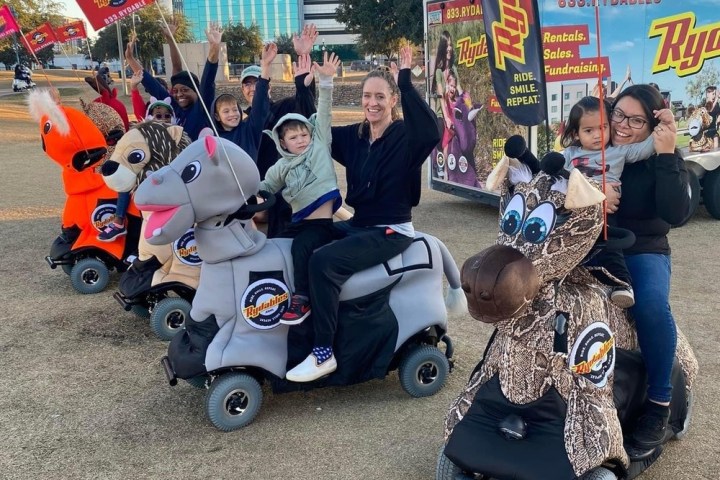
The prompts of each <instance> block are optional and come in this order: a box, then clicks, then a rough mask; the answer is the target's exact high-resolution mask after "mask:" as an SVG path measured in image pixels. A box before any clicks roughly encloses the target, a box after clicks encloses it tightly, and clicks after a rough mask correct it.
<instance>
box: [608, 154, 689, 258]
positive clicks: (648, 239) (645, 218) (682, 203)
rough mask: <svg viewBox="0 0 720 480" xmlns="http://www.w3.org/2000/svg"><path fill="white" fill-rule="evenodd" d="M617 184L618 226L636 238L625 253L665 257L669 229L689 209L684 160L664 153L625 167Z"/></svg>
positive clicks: (667, 251) (668, 250)
mask: <svg viewBox="0 0 720 480" xmlns="http://www.w3.org/2000/svg"><path fill="white" fill-rule="evenodd" d="M620 180H621V182H622V187H621V188H622V196H621V197H620V208H619V209H618V211H617V214H616V218H617V220H618V226H619V227H623V228H627V229H628V230H631V231H632V232H633V233H634V234H635V237H636V238H637V240H636V241H635V245H633V246H632V247H630V248H628V249H626V250H625V253H626V254H633V253H662V254H669V253H670V244H669V243H668V239H667V234H668V232H669V231H670V226H671V225H673V224H677V223H680V222H681V221H682V220H683V219H684V218H685V216H686V215H687V213H688V210H689V208H690V196H689V195H688V174H687V170H686V169H685V162H684V160H683V159H682V157H680V155H676V154H670V153H664V154H660V155H653V156H652V157H650V158H649V159H647V160H645V161H643V162H635V163H627V164H625V169H624V170H623V173H622V176H621V177H620Z"/></svg>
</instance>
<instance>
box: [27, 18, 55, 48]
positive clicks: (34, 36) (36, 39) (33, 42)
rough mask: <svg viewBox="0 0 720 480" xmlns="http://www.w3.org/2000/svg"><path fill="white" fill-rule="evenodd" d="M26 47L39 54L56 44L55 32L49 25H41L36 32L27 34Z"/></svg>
mask: <svg viewBox="0 0 720 480" xmlns="http://www.w3.org/2000/svg"><path fill="white" fill-rule="evenodd" d="M24 38H25V45H26V46H27V47H28V49H29V50H30V51H31V52H32V53H37V52H39V51H40V50H42V49H43V48H47V47H49V46H51V45H53V44H54V43H55V41H56V40H55V32H54V31H53V28H52V26H51V25H50V24H49V23H47V22H46V23H44V24H42V25H40V26H39V27H38V28H36V29H35V30H32V31H30V32H28V33H26V34H25V37H24Z"/></svg>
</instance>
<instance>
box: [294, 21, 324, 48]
mask: <svg viewBox="0 0 720 480" xmlns="http://www.w3.org/2000/svg"><path fill="white" fill-rule="evenodd" d="M317 36H318V31H317V28H316V27H315V25H314V24H312V23H309V24H307V25H305V26H304V27H303V30H302V32H301V33H300V35H298V34H294V35H293V48H294V49H295V53H297V54H298V55H309V54H310V52H312V48H313V45H315V40H317Z"/></svg>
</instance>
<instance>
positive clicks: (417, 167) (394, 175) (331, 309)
mask: <svg viewBox="0 0 720 480" xmlns="http://www.w3.org/2000/svg"><path fill="white" fill-rule="evenodd" d="M411 63H412V50H411V49H410V48H409V47H405V48H403V49H402V50H401V52H400V71H399V74H398V81H397V83H396V82H395V79H394V78H393V75H392V74H391V73H390V72H388V71H384V70H375V71H372V72H370V73H369V74H368V75H367V76H366V77H365V79H363V81H362V91H363V93H362V107H363V110H364V112H365V120H364V121H363V122H362V123H359V124H354V125H348V126H344V127H333V129H332V156H333V158H334V159H335V160H336V161H337V162H338V163H340V164H341V165H343V166H344V167H345V170H346V177H347V198H346V199H345V201H346V202H347V204H348V205H350V206H351V207H353V208H354V210H355V213H354V216H353V218H352V219H351V220H349V221H347V222H337V223H336V224H335V225H336V226H337V227H338V229H340V230H341V231H342V235H344V236H345V237H344V238H342V239H341V240H339V241H337V242H335V243H333V244H330V245H327V246H325V247H323V248H322V249H320V250H318V251H317V252H316V253H315V254H314V255H313V256H312V257H311V259H310V266H309V271H310V305H312V322H313V328H314V331H315V347H314V348H313V350H312V353H311V354H310V355H309V356H308V357H307V358H306V359H305V360H304V361H303V362H301V363H300V364H299V365H298V366H296V367H295V368H293V369H292V370H290V371H289V372H288V373H287V375H286V378H287V379H288V380H291V381H294V382H309V381H312V380H315V379H317V378H320V377H322V376H324V375H327V374H329V373H331V372H333V371H334V370H335V369H336V368H337V362H336V360H335V356H334V355H333V351H332V347H333V341H334V338H335V330H336V328H337V314H338V306H339V296H340V289H341V288H342V285H343V284H344V283H345V281H346V280H347V279H348V278H350V276H351V275H352V274H354V273H355V272H359V271H361V270H365V269H367V268H370V267H372V266H374V265H377V264H379V263H382V262H384V261H387V260H389V259H391V258H392V257H394V256H396V255H398V254H399V253H401V252H402V251H403V250H405V249H406V248H407V247H408V246H410V244H411V243H412V240H413V238H414V236H415V230H414V228H413V225H412V215H411V210H412V207H414V206H415V205H417V204H418V202H419V201H420V188H421V184H422V180H421V170H422V164H423V162H424V161H425V159H426V158H427V156H428V155H429V154H430V152H431V150H432V149H433V147H434V146H435V145H437V143H438V142H439V141H440V138H439V134H438V129H437V124H436V122H437V118H436V117H435V114H434V113H433V112H432V111H431V110H430V108H429V107H428V105H427V103H425V101H424V100H423V98H422V97H420V95H419V94H418V93H417V91H416V90H415V88H414V87H413V85H412V83H411V81H410V65H411ZM400 94H402V97H401V99H400V98H399V97H400ZM399 100H401V102H402V109H403V117H404V119H403V120H400V119H399V115H398V113H397V108H396V107H397V102H398V101H399ZM308 308H310V306H309V305H292V306H291V309H297V310H300V309H305V311H307V309H308Z"/></svg>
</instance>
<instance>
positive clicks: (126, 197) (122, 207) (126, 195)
mask: <svg viewBox="0 0 720 480" xmlns="http://www.w3.org/2000/svg"><path fill="white" fill-rule="evenodd" d="M128 205H130V192H119V193H118V199H117V204H116V207H115V220H116V223H118V224H120V223H123V222H124V221H125V214H127V209H128Z"/></svg>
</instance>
